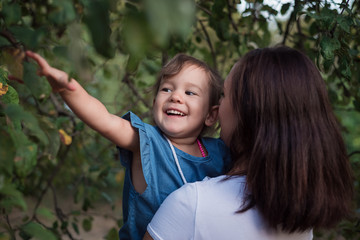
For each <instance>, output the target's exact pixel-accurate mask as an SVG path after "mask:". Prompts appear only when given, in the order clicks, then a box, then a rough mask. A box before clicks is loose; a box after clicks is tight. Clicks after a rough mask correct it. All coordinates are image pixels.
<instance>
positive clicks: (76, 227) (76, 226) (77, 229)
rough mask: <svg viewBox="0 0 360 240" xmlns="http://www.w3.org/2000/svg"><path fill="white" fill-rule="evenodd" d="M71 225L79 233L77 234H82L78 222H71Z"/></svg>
mask: <svg viewBox="0 0 360 240" xmlns="http://www.w3.org/2000/svg"><path fill="white" fill-rule="evenodd" d="M71 226H72V228H73V229H74V231H75V232H76V233H77V234H80V232H79V227H78V225H77V224H76V223H74V222H73V223H71Z"/></svg>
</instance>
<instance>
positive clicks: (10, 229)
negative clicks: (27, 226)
mask: <svg viewBox="0 0 360 240" xmlns="http://www.w3.org/2000/svg"><path fill="white" fill-rule="evenodd" d="M5 219H6V224H7V225H8V227H9V232H10V235H11V239H16V237H15V233H14V229H13V228H12V226H11V223H10V219H9V215H7V214H5Z"/></svg>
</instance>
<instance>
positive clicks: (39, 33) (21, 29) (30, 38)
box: [9, 26, 45, 49]
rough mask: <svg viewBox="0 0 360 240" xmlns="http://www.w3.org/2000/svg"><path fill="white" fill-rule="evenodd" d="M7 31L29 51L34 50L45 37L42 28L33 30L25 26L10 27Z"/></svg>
mask: <svg viewBox="0 0 360 240" xmlns="http://www.w3.org/2000/svg"><path fill="white" fill-rule="evenodd" d="M9 31H10V32H12V34H13V35H14V36H15V38H16V39H18V40H19V41H20V42H22V43H23V44H24V45H25V46H26V47H27V48H29V49H36V48H37V47H38V46H39V43H40V41H41V40H42V38H43V37H44V36H45V31H44V29H42V28H39V29H37V30H34V29H32V28H29V27H25V26H12V27H9Z"/></svg>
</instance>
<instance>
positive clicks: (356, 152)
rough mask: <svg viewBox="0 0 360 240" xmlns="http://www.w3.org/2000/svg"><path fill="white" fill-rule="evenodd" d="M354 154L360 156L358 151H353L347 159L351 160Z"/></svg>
mask: <svg viewBox="0 0 360 240" xmlns="http://www.w3.org/2000/svg"><path fill="white" fill-rule="evenodd" d="M355 154H360V151H354V152H351V153H350V154H349V155H348V157H349V158H351V157H352V156H354V155H355Z"/></svg>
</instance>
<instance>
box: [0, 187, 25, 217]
mask: <svg viewBox="0 0 360 240" xmlns="http://www.w3.org/2000/svg"><path fill="white" fill-rule="evenodd" d="M0 194H1V195H2V196H3V197H2V200H1V202H0V207H3V208H5V209H7V210H10V209H11V208H12V207H20V208H21V209H22V210H24V211H26V209H27V205H26V202H25V200H24V198H23V195H22V193H21V192H20V191H18V190H17V189H16V187H15V186H14V185H13V184H10V183H7V184H4V185H2V186H0Z"/></svg>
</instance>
